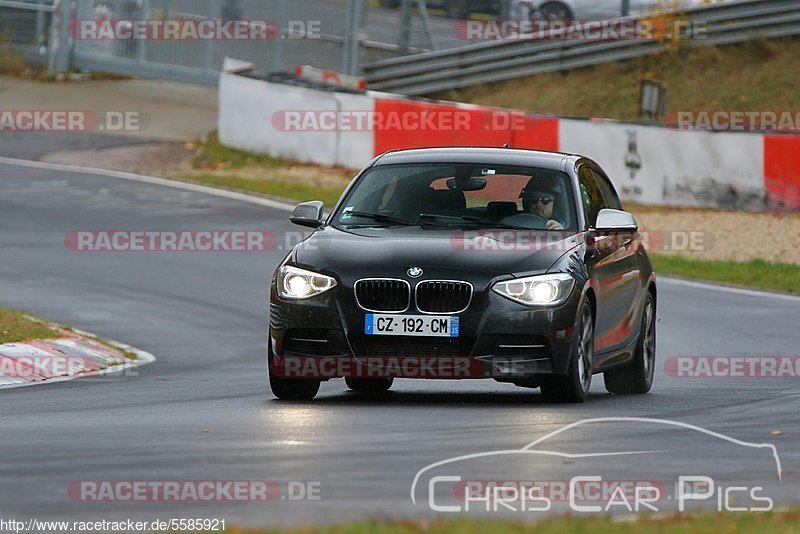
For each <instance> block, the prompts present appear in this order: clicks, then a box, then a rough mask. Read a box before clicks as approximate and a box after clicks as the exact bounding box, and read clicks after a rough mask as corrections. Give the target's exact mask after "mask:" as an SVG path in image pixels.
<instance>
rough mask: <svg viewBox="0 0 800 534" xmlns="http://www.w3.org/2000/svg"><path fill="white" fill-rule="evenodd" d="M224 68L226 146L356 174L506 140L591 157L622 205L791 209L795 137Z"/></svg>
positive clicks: (799, 205) (797, 175) (798, 139)
mask: <svg viewBox="0 0 800 534" xmlns="http://www.w3.org/2000/svg"><path fill="white" fill-rule="evenodd" d="M226 65H228V64H227V63H226ZM229 65H230V68H229V69H226V70H225V71H224V72H223V74H222V76H221V79H220V96H219V98H220V105H219V135H220V140H221V142H222V143H224V144H226V145H228V146H232V147H234V148H238V149H242V150H248V151H251V152H256V153H261V154H268V155H271V156H274V157H284V158H289V159H293V160H297V161H302V162H309V163H318V164H323V165H341V166H346V167H353V168H359V167H362V166H363V165H364V164H366V163H367V162H368V161H369V160H370V159H372V158H373V157H375V156H376V155H378V154H382V153H383V152H386V151H387V150H392V149H404V148H418V147H437V146H495V147H501V146H503V145H504V144H506V143H507V144H508V145H509V146H510V147H512V148H529V149H537V150H551V151H562V152H570V153H576V154H582V155H585V156H588V157H590V158H592V159H594V160H596V161H597V162H598V163H599V164H600V165H601V166H603V168H604V169H605V170H606V171H607V172H608V173H609V175H610V178H611V179H612V181H613V182H614V184H615V185H616V187H617V189H618V191H619V193H620V195H621V196H622V197H623V199H625V200H634V201H638V202H642V203H646V204H666V205H680V206H710V207H721V208H732V209H748V210H760V209H765V208H771V209H800V135H769V134H761V133H733V132H731V133H715V132H702V131H681V130H671V129H667V128H664V127H660V126H643V125H638V124H630V123H622V122H616V121H605V120H574V119H560V118H555V117H539V116H533V115H529V114H526V113H524V112H520V111H514V110H507V109H496V108H488V107H482V106H474V105H466V104H457V103H452V102H442V101H431V100H422V99H410V98H406V97H402V96H397V95H391V94H387V93H378V92H374V91H366V92H364V93H362V94H350V93H344V92H336V91H329V90H321V89H313V88H308V87H298V86H292V85H287V84H281V83H270V82H267V81H264V80H258V79H253V78H248V77H244V76H241V75H239V74H237V71H241V63H240V62H234V61H231V62H230V63H229ZM376 120H377V122H375V121H376ZM404 121H405V122H404ZM437 121H438V122H437ZM448 121H449V122H448ZM365 125H366V126H365ZM376 125H377V126H376Z"/></svg>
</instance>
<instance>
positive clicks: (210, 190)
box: [0, 157, 294, 211]
mask: <svg viewBox="0 0 800 534" xmlns="http://www.w3.org/2000/svg"><path fill="white" fill-rule="evenodd" d="M0 164H3V165H16V166H18V167H30V168H33V169H46V170H50V171H64V172H75V173H84V174H94V175H97V176H109V177H111V178H121V179H123V180H132V181H134V182H141V183H146V184H155V185H162V186H165V187H172V188H175V189H184V190H186V191H194V192H195V193H204V194H206V195H214V196H218V197H224V198H229V199H232V200H238V201H240V202H247V203H249V204H258V205H259V206H266V207H268V208H275V209H279V210H283V211H292V210H293V209H294V206H293V205H292V204H287V203H285V202H280V201H278V200H272V199H269V198H262V197H258V196H254V195H248V194H247V193H239V192H237V191H227V190H225V189H217V188H215V187H209V186H205V185H198V184H191V183H188V182H181V181H178V180H170V179H169V178H159V177H157V176H146V175H143V174H134V173H132V172H122V171H111V170H107V169H97V168H94V167H81V166H78V165H62V164H60V163H47V162H44V161H32V160H26V159H16V158H5V157H0Z"/></svg>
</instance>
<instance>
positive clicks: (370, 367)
mask: <svg viewBox="0 0 800 534" xmlns="http://www.w3.org/2000/svg"><path fill="white" fill-rule="evenodd" d="M580 300H581V292H580V290H579V289H578V288H577V287H576V288H575V289H573V292H572V294H571V295H570V297H569V299H568V300H567V302H566V303H565V304H563V305H561V306H559V307H555V308H546V307H537V308H532V307H527V306H524V305H521V304H517V303H515V302H512V301H510V300H508V299H506V298H504V297H502V296H500V295H498V294H496V293H494V292H493V291H491V290H490V286H488V285H487V286H486V287H483V288H479V287H475V292H474V294H473V299H472V302H471V304H470V307H469V308H468V309H467V310H466V311H464V312H462V313H459V314H456V315H458V317H459V321H460V335H459V337H458V338H433V337H414V336H376V335H366V334H365V333H364V316H365V315H366V313H367V312H366V311H364V310H362V309H360V308H359V307H358V306H357V305H356V303H355V298H354V295H353V290H352V287H350V288H348V287H347V286H345V285H340V286H337V287H336V288H334V289H332V290H330V291H328V292H326V293H324V294H322V295H319V296H317V297H313V298H310V299H307V300H303V301H288V300H284V299H281V298H280V297H279V296H278V295H277V291H276V289H275V285H274V283H273V286H272V290H271V295H270V324H269V333H270V340H269V341H270V354H271V365H272V369H273V372H277V373H279V374H283V375H284V376H287V377H298V378H299V377H305V378H322V379H328V378H338V377H343V376H350V377H362V378H375V377H392V378H437V379H448V378H449V379H463V378H494V379H497V380H501V381H510V382H515V381H525V380H526V379H531V378H535V377H537V376H539V375H548V374H566V373H567V372H568V371H569V365H570V358H571V355H572V354H573V347H574V343H575V339H574V338H575V328H574V325H575V322H576V318H577V311H578V309H579V304H580ZM418 313H419V312H417V311H416V310H414V309H413V307H412V309H411V310H409V311H408V312H406V313H405V314H408V315H414V314H418Z"/></svg>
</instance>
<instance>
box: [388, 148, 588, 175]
mask: <svg viewBox="0 0 800 534" xmlns="http://www.w3.org/2000/svg"><path fill="white" fill-rule="evenodd" d="M565 158H569V159H575V160H577V159H579V158H580V156H575V155H573V154H565V153H562V152H546V151H542V150H526V149H519V148H495V147H441V148H416V149H410V150H396V151H391V152H386V153H385V154H383V155H382V156H380V157H379V158H378V160H377V161H376V162H375V165H376V166H380V165H397V164H419V163H423V164H424V163H475V164H481V165H486V164H490V165H491V164H494V165H516V166H524V167H539V168H543V169H551V170H561V169H562V164H563V162H564V159H565Z"/></svg>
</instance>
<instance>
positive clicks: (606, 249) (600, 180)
mask: <svg viewBox="0 0 800 534" xmlns="http://www.w3.org/2000/svg"><path fill="white" fill-rule="evenodd" d="M578 178H579V183H580V188H581V197H582V199H583V205H584V214H585V217H586V224H587V227H588V228H589V231H588V234H587V237H588V238H589V239H590V247H589V250H588V251H587V263H588V264H589V267H590V273H591V285H592V288H593V289H594V291H595V295H597V316H596V317H595V353H596V361H595V364H596V365H597V366H598V367H599V366H602V365H606V364H608V363H613V361H609V360H608V359H607V357H609V356H610V357H613V356H614V355H615V352H616V349H619V348H621V347H624V346H625V344H626V343H627V342H628V341H629V340H630V339H631V335H634V334H633V331H632V329H631V322H630V319H629V316H630V307H631V305H632V304H633V301H634V298H635V293H636V288H635V286H634V285H633V284H635V282H636V280H637V277H636V274H637V273H638V270H637V266H636V258H635V249H634V247H633V241H628V239H629V238H630V237H631V233H624V234H617V233H613V234H612V233H602V232H597V231H595V229H594V228H595V225H596V222H597V215H598V214H599V213H600V210H602V209H605V208H611V209H619V208H620V203H619V198H618V197H617V196H616V193H615V192H614V190H613V187H611V186H610V184H609V183H607V182H606V179H605V177H604V175H602V174H601V173H600V171H599V170H597V169H595V168H593V166H591V165H589V164H583V165H581V167H580V168H579V169H578ZM601 184H602V185H601ZM609 200H610V201H609ZM631 251H634V256H631V255H630V254H631ZM604 353H606V357H604ZM624 357H625V356H624V355H621V356H620V359H623V358H624Z"/></svg>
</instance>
